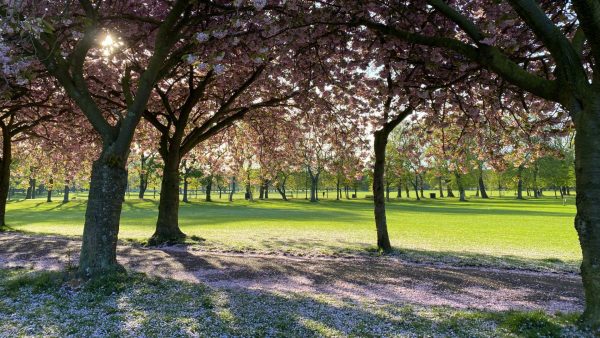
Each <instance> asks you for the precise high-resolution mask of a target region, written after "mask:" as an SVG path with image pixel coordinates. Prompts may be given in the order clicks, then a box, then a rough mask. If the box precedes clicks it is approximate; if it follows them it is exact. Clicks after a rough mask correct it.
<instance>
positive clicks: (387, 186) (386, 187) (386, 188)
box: [385, 183, 390, 202]
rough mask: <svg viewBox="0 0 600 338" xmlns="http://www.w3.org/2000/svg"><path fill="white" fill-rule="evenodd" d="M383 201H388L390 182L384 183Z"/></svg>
mask: <svg viewBox="0 0 600 338" xmlns="http://www.w3.org/2000/svg"><path fill="white" fill-rule="evenodd" d="M385 201H386V202H389V201H390V184H389V183H386V184H385Z"/></svg>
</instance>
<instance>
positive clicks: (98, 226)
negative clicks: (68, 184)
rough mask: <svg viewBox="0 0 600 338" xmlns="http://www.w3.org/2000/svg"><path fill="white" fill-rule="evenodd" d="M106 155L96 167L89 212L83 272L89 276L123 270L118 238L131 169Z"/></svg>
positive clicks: (82, 260)
mask: <svg viewBox="0 0 600 338" xmlns="http://www.w3.org/2000/svg"><path fill="white" fill-rule="evenodd" d="M105 158H106V157H104V156H101V157H100V159H99V160H97V161H95V162H94V164H93V166H92V177H91V181H90V192H89V197H88V202H87V208H86V211H85V225H84V227H83V238H82V244H81V255H80V257H79V274H80V275H83V276H87V277H92V276H100V275H103V274H105V273H107V272H111V271H122V270H123V268H122V267H121V266H120V265H119V264H118V263H117V238H118V234H119V221H120V218H121V207H122V206H123V197H124V196H125V189H126V187H127V170H125V164H117V165H115V164H111V163H107V161H106V159H105ZM123 162H124V161H123Z"/></svg>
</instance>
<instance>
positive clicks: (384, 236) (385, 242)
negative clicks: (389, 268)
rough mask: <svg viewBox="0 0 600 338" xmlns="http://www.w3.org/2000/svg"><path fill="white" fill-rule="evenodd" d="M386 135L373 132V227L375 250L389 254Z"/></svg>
mask: <svg viewBox="0 0 600 338" xmlns="http://www.w3.org/2000/svg"><path fill="white" fill-rule="evenodd" d="M387 137H388V135H387V134H386V133H385V131H384V130H379V131H376V132H375V137H374V141H373V148H374V151H375V164H374V166H373V203H374V206H375V208H374V209H375V210H374V212H375V227H376V229H377V248H378V249H379V250H382V251H385V252H389V251H391V250H392V245H391V243H390V237H389V234H388V230H387V219H386V215H385V198H384V191H383V189H384V175H385V147H386V145H387Z"/></svg>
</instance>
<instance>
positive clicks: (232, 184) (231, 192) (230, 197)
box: [229, 176, 235, 202]
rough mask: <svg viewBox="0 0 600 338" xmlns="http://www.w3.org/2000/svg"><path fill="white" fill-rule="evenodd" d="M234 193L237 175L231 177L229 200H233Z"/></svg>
mask: <svg viewBox="0 0 600 338" xmlns="http://www.w3.org/2000/svg"><path fill="white" fill-rule="evenodd" d="M233 194H235V176H234V177H232V178H231V190H230V191H229V202H233Z"/></svg>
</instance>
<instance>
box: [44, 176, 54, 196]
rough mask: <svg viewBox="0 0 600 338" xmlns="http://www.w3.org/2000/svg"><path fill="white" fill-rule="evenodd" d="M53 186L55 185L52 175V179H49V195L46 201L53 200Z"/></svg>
mask: <svg viewBox="0 0 600 338" xmlns="http://www.w3.org/2000/svg"><path fill="white" fill-rule="evenodd" d="M53 187H54V178H52V177H50V180H48V196H47V197H46V202H52V189H53Z"/></svg>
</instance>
